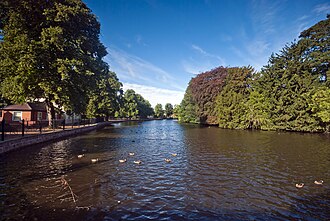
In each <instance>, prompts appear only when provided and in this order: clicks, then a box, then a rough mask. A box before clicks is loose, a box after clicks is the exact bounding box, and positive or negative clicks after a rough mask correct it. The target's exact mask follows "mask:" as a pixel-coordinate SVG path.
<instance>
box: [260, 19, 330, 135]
mask: <svg viewBox="0 0 330 221" xmlns="http://www.w3.org/2000/svg"><path fill="white" fill-rule="evenodd" d="M329 36H330V19H329V17H328V18H327V19H326V20H324V21H320V22H319V23H317V24H315V25H314V26H312V27H311V28H309V29H307V30H305V31H303V32H302V33H301V35H300V39H299V41H298V42H293V43H291V44H289V45H286V46H285V47H284V48H283V49H282V50H281V51H280V52H279V53H278V54H273V55H272V56H271V57H270V59H269V62H268V65H267V66H265V67H264V68H263V69H262V71H261V77H260V78H259V79H258V80H257V81H256V82H255V84H254V89H255V90H258V91H259V92H260V93H262V95H263V97H264V98H265V99H266V100H267V101H269V103H270V108H269V117H270V121H271V125H272V128H270V129H276V130H290V131H325V130H327V129H326V128H325V127H326V126H325V124H324V123H322V122H320V118H318V117H317V115H315V114H314V113H313V109H312V108H313V107H314V105H313V104H311V101H310V97H313V96H314V94H315V93H316V94H318V91H319V90H323V89H322V88H324V87H329V80H328V79H329V77H328V76H329V57H330V54H329V53H330V37H329ZM315 96H316V97H317V96H318V95H315ZM312 103H313V102H312ZM314 110H316V109H314ZM321 124H322V125H323V126H321Z"/></svg>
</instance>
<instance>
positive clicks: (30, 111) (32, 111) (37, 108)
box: [0, 102, 48, 125]
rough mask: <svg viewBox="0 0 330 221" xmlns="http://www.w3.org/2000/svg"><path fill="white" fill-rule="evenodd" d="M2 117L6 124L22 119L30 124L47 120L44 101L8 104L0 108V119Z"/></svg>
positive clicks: (0, 119)
mask: <svg viewBox="0 0 330 221" xmlns="http://www.w3.org/2000/svg"><path fill="white" fill-rule="evenodd" d="M3 119H4V120H5V121H6V124H10V123H15V122H16V123H18V122H21V121H22V120H24V121H25V122H27V121H28V122H29V124H30V125H32V124H36V123H37V122H40V121H48V117H47V108H46V105H45V103H41V102H38V103H30V102H28V103H24V104H13V105H9V106H7V107H4V108H1V109H0V121H2V120H3Z"/></svg>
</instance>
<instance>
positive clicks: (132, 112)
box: [117, 89, 154, 118]
mask: <svg viewBox="0 0 330 221" xmlns="http://www.w3.org/2000/svg"><path fill="white" fill-rule="evenodd" d="M153 114H154V110H153V108H152V107H151V104H150V103H149V101H148V100H146V99H144V98H143V97H142V95H140V94H137V93H135V91H134V90H132V89H128V90H126V91H125V93H124V96H123V98H122V101H121V107H120V110H119V112H118V114H117V116H120V117H127V118H137V117H140V118H147V117H148V116H152V115H153Z"/></svg>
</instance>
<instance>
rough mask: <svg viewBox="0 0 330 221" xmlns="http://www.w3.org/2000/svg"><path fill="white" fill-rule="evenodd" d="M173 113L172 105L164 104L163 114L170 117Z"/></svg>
mask: <svg viewBox="0 0 330 221" xmlns="http://www.w3.org/2000/svg"><path fill="white" fill-rule="evenodd" d="M172 114H173V105H172V104H170V103H167V104H165V116H166V117H170V116H171V115H172Z"/></svg>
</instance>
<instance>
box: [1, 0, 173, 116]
mask: <svg viewBox="0 0 330 221" xmlns="http://www.w3.org/2000/svg"><path fill="white" fill-rule="evenodd" d="M99 35H100V23H99V21H98V20H97V18H96V16H95V15H94V14H93V13H92V12H91V10H90V9H89V8H88V7H87V6H86V4H84V3H83V2H82V1H81V0H55V1H45V0H2V1H0V82H1V88H0V103H1V104H2V105H6V104H10V103H24V102H27V101H30V102H31V101H32V102H33V101H44V102H45V103H46V104H47V109H48V115H49V119H54V118H55V111H56V110H57V109H58V108H59V109H62V110H65V112H66V113H68V114H70V113H76V114H83V115H86V116H87V117H90V118H95V117H99V118H101V117H102V118H103V117H104V118H107V117H128V118H134V117H141V118H146V117H148V116H152V115H153V114H154V110H153V108H152V107H151V105H150V103H149V101H147V100H146V99H144V98H143V97H142V96H141V95H140V94H136V93H135V91H133V90H127V91H126V92H125V93H124V92H123V90H122V83H120V82H119V80H118V78H117V76H116V74H115V73H114V72H112V71H110V70H109V66H108V64H107V63H106V62H104V61H103V58H104V56H105V55H106V54H107V51H106V48H105V47H104V45H103V44H102V43H101V42H100V39H99ZM156 113H157V116H162V115H161V114H159V113H158V112H156ZM166 113H167V115H168V114H169V112H166ZM50 122H52V121H50Z"/></svg>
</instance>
